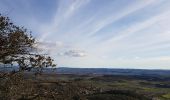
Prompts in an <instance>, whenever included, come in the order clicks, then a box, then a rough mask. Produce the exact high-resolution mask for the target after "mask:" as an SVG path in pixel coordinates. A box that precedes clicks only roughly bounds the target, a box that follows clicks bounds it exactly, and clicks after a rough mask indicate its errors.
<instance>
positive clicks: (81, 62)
mask: <svg viewBox="0 0 170 100" xmlns="http://www.w3.org/2000/svg"><path fill="white" fill-rule="evenodd" d="M0 13H2V14H3V15H6V16H9V17H10V18H11V19H12V21H13V22H14V23H15V24H17V25H20V26H24V27H26V28H28V29H29V30H31V31H32V32H33V35H34V36H35V37H36V38H37V39H38V43H39V45H38V48H40V49H41V50H43V51H44V52H47V53H49V55H51V56H52V57H53V58H54V59H55V62H56V63H57V64H58V66H65V67H102V68H103V67H107V68H142V69H143V68H146V69H170V19H169V18H170V0H1V1H0Z"/></svg>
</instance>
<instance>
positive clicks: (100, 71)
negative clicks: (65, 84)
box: [0, 67, 170, 76]
mask: <svg viewBox="0 0 170 100" xmlns="http://www.w3.org/2000/svg"><path fill="white" fill-rule="evenodd" d="M12 70H17V67H7V68H4V67H1V68H0V71H12ZM43 71H44V73H56V74H79V75H87V74H91V75H145V76H146V75H149V76H154V75H159V76H170V70H158V69H154V70H148V69H114V68H69V67H58V68H45V69H44V70H43Z"/></svg>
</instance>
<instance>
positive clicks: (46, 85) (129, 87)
mask: <svg viewBox="0 0 170 100" xmlns="http://www.w3.org/2000/svg"><path fill="white" fill-rule="evenodd" d="M69 70H74V69H69ZM69 70H66V69H63V70H62V71H61V69H60V71H59V70H58V72H60V73H57V74H56V72H55V71H49V70H46V71H45V72H44V73H43V74H42V75H39V76H36V77H35V75H34V74H32V72H28V73H25V74H24V80H23V83H25V85H26V86H24V85H23V86H24V89H25V90H26V91H25V90H22V91H23V94H24V91H25V92H26V93H25V94H24V95H28V94H29V95H32V93H29V92H28V90H29V91H31V92H32V91H34V92H35V94H36V95H39V96H38V97H37V98H39V99H35V100H54V99H52V98H57V100H170V75H169V73H168V71H161V70H159V71H157V72H153V71H151V73H150V74H149V70H147V72H144V71H143V70H136V72H135V70H123V71H121V70H120V69H117V70H116V72H117V73H116V74H115V73H113V74H108V73H110V72H109V71H107V70H104V71H106V72H104V71H103V72H101V71H102V70H100V71H99V72H98V70H94V69H93V71H91V72H90V73H88V74H87V70H85V72H84V73H83V72H82V73H81V74H80V73H75V72H77V71H78V69H77V70H76V71H74V73H73V72H72V71H70V72H69ZM88 70H89V69H88ZM81 71H83V69H81ZM81 71H80V72H81ZM94 71H95V73H93V72H94ZM111 71H112V72H113V70H111ZM114 71H115V70H114ZM124 71H126V73H124V74H121V73H123V72H124ZM61 72H63V73H61ZM137 72H139V73H137ZM163 72H164V74H161V73H163ZM101 73H105V74H101ZM106 73H107V74H106ZM142 73H145V74H142ZM146 73H148V74H146ZM153 73H154V74H153ZM0 82H3V81H0ZM28 83H29V84H30V86H27V85H28ZM20 86H21V85H20V84H18V86H17V88H19V87H20ZM32 86H33V87H34V88H31V87H32ZM27 88H28V90H27ZM22 89H23V88H22ZM30 89H31V90H30ZM42 91H45V92H42ZM39 92H40V94H37V93H39ZM48 93H49V94H48ZM35 94H34V95H35ZM13 95H14V94H13ZM25 97H27V96H25ZM29 97H32V96H29Z"/></svg>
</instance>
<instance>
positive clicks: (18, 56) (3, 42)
mask: <svg viewBox="0 0 170 100" xmlns="http://www.w3.org/2000/svg"><path fill="white" fill-rule="evenodd" d="M36 44H37V42H36V39H35V38H33V36H32V35H31V32H28V31H27V29H25V28H24V27H19V26H17V25H15V24H14V23H12V22H11V20H10V19H9V18H8V17H6V16H3V15H1V14H0V63H1V64H11V65H13V64H14V63H15V64H17V65H18V66H19V71H25V70H28V71H30V70H31V69H37V70H38V71H41V69H42V68H44V67H49V66H52V67H54V66H55V64H53V59H52V58H51V57H50V56H48V55H45V54H40V53H38V51H37V48H36V47H35V45H36Z"/></svg>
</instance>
